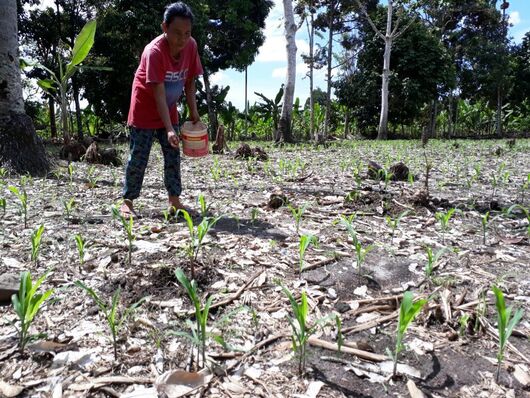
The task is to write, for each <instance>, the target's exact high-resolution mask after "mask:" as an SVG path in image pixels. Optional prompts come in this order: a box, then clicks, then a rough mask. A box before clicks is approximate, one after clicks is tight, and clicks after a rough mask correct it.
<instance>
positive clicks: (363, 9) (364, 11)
mask: <svg viewBox="0 0 530 398" xmlns="http://www.w3.org/2000/svg"><path fill="white" fill-rule="evenodd" d="M355 3H356V4H357V6H358V7H359V8H360V9H361V12H362V13H363V14H364V16H365V17H366V20H367V21H368V23H369V24H370V26H371V27H372V29H373V31H374V32H375V34H376V35H377V36H379V38H381V39H382V40H385V35H384V34H383V33H381V31H380V30H379V29H377V26H375V24H374V22H373V21H372V18H370V15H368V12H367V11H366V8H364V6H363V5H362V4H361V2H360V1H359V0H355Z"/></svg>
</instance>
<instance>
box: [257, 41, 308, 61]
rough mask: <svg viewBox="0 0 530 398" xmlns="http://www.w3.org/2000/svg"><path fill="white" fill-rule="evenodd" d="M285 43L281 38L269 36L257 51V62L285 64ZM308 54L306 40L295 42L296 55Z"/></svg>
mask: <svg viewBox="0 0 530 398" xmlns="http://www.w3.org/2000/svg"><path fill="white" fill-rule="evenodd" d="M285 45H286V42H285V37H283V36H269V37H267V39H266V40H265V43H264V44H263V46H262V47H261V48H260V49H259V54H258V56H257V57H256V61H257V62H287V50H286V48H285ZM301 53H304V54H307V53H309V44H308V43H307V41H306V40H302V39H297V40H296V54H297V55H298V56H299V55H300V54H301Z"/></svg>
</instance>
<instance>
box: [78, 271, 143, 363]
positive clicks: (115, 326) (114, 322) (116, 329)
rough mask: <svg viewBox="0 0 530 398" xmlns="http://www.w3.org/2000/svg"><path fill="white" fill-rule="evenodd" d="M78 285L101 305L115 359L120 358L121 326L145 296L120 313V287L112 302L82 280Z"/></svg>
mask: <svg viewBox="0 0 530 398" xmlns="http://www.w3.org/2000/svg"><path fill="white" fill-rule="evenodd" d="M75 284H76V286H78V287H80V288H81V289H83V290H84V291H85V292H86V293H87V294H88V295H89V296H90V297H91V298H92V299H93V300H94V302H95V303H96V305H97V306H98V307H99V310H100V312H101V313H103V315H104V316H105V320H106V321H107V325H108V326H109V329H110V333H111V336H112V346H113V348H114V359H115V360H118V336H119V333H120V331H121V328H122V326H123V324H124V323H125V321H127V319H128V318H129V316H131V315H132V313H133V312H134V310H136V308H138V307H139V306H140V305H142V303H143V302H144V301H145V298H142V299H140V300H139V301H137V302H136V303H134V304H132V305H130V306H129V307H127V308H125V310H124V311H123V312H122V313H121V315H120V313H119V310H118V306H119V304H120V293H121V291H120V289H119V288H118V289H117V290H116V291H115V292H114V294H113V295H112V300H111V302H110V303H107V302H105V301H103V299H102V298H101V297H100V296H98V294H97V293H96V292H95V291H94V290H93V289H91V288H89V287H88V286H87V285H85V284H84V283H83V282H81V281H75Z"/></svg>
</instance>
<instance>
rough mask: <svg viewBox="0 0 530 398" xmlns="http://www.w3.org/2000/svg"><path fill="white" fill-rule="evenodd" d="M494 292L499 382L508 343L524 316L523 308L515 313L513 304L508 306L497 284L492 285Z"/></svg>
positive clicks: (497, 377)
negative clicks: (497, 334)
mask: <svg viewBox="0 0 530 398" xmlns="http://www.w3.org/2000/svg"><path fill="white" fill-rule="evenodd" d="M492 290H493V293H495V307H496V308H497V323H498V324H497V329H498V331H499V352H498V353H497V364H498V366H497V376H496V379H497V383H498V382H499V374H500V368H501V363H502V361H503V360H504V350H505V349H506V344H507V343H508V339H509V338H510V336H511V334H512V332H513V329H514V328H515V327H516V326H517V324H518V323H519V322H520V321H521V319H522V317H523V309H522V308H519V309H517V310H516V311H515V313H513V316H512V311H513V306H512V307H508V308H506V303H505V302H504V295H503V294H502V290H501V289H499V288H498V287H497V286H493V287H492Z"/></svg>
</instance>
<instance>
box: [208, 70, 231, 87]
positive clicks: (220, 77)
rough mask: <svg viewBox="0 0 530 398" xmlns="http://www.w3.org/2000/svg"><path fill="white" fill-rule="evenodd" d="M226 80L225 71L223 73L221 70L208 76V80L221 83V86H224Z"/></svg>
mask: <svg viewBox="0 0 530 398" xmlns="http://www.w3.org/2000/svg"><path fill="white" fill-rule="evenodd" d="M227 80H228V76H226V73H224V72H223V71H219V72H216V73H214V74H213V75H211V76H210V82H211V83H212V84H221V85H223V86H226V81H227Z"/></svg>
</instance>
